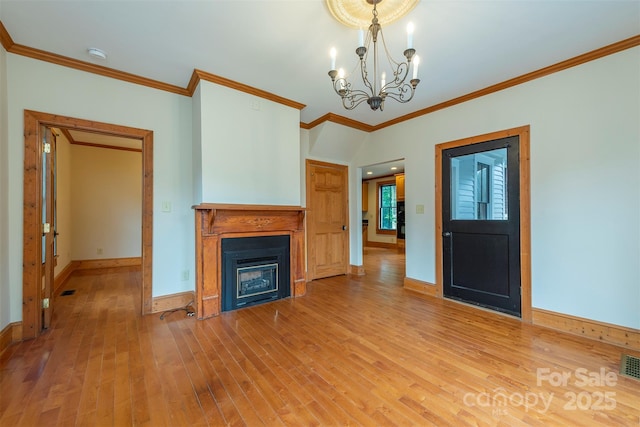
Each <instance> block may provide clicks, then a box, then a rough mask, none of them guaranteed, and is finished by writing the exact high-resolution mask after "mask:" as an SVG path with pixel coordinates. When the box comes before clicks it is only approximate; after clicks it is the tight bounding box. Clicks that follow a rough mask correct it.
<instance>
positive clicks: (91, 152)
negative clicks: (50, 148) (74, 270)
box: [71, 145, 142, 260]
mask: <svg viewBox="0 0 640 427" xmlns="http://www.w3.org/2000/svg"><path fill="white" fill-rule="evenodd" d="M71 154H72V156H71V159H72V161H71V212H72V217H73V224H72V230H71V236H72V238H71V240H72V245H71V248H72V253H71V257H72V259H74V260H87V259H108V258H129V257H140V256H142V179H141V176H142V153H140V152H136V151H125V150H114V149H107V148H97V147H89V146H83V145H73V146H72V147H71Z"/></svg>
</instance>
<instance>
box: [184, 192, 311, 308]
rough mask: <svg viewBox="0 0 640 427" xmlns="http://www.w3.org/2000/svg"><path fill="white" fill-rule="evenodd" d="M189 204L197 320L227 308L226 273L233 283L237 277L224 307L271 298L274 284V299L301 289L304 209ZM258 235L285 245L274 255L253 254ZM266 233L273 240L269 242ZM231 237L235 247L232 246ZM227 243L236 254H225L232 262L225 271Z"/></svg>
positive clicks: (295, 294) (296, 293) (301, 292)
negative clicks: (192, 215) (192, 213)
mask: <svg viewBox="0 0 640 427" xmlns="http://www.w3.org/2000/svg"><path fill="white" fill-rule="evenodd" d="M193 209H194V210H195V215H196V218H195V226H196V242H195V243H196V248H195V249H196V292H195V294H196V295H195V306H196V316H197V317H198V319H206V318H208V317H211V316H217V315H219V314H220V312H221V311H222V310H227V305H226V304H227V303H226V302H224V301H223V300H225V299H226V298H227V297H228V295H229V292H227V291H226V290H225V286H226V284H225V279H227V278H228V275H231V276H232V277H233V278H234V280H235V282H236V283H237V282H238V279H239V282H240V288H239V290H238V288H237V287H236V288H233V289H232V291H231V295H235V299H236V302H235V303H234V302H233V301H232V302H231V305H230V306H229V307H234V304H235V307H246V306H247V305H249V304H257V303H259V302H264V301H265V300H269V301H271V300H272V299H271V298H272V297H273V295H274V294H273V291H274V289H275V288H277V289H278V291H277V292H278V298H286V297H287V296H290V297H299V296H302V295H304V294H305V292H306V273H305V257H304V248H305V242H304V217H305V208H303V207H300V206H279V205H231V204H214V203H202V204H200V205H197V206H194V207H193ZM254 238H259V239H258V240H253V239H254ZM264 238H266V239H267V240H266V241H267V242H268V243H269V244H268V246H275V247H276V248H278V247H279V248H282V247H287V249H286V250H283V251H282V253H279V254H276V255H274V253H273V252H274V250H273V249H272V250H269V251H267V254H266V255H265V254H258V253H254V250H255V249H256V246H257V244H255V243H252V242H260V241H261V239H264ZM271 238H274V239H275V240H274V241H275V242H277V243H276V244H275V245H274V244H273V242H274V241H271ZM285 240H286V242H287V243H286V244H285V243H284V242H285ZM237 242H240V243H239V245H240V246H235V245H236V243H237ZM247 243H248V247H247V246H246V245H247ZM223 245H224V248H223ZM228 245H231V246H230V248H231V249H230V251H231V252H234V253H239V254H240V255H241V256H239V257H238V259H237V260H233V258H234V257H235V255H232V256H231V260H232V261H229V262H235V263H236V265H235V266H234V267H233V268H232V269H231V270H230V271H231V273H228V272H227V271H226V270H228V269H227V268H226V267H225V263H226V262H227V260H226V259H224V258H223V252H224V251H225V249H228ZM258 246H259V245H258ZM243 252H244V253H243ZM275 252H277V251H275ZM274 264H276V265H274ZM223 270H224V272H223ZM223 275H224V277H223ZM236 286H237V285H236ZM272 288H273V289H272ZM238 301H240V305H239V304H238ZM223 304H224V306H223Z"/></svg>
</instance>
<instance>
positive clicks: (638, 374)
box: [620, 354, 640, 380]
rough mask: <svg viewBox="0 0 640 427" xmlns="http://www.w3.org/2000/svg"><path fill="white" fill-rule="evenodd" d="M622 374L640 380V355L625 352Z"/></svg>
mask: <svg viewBox="0 0 640 427" xmlns="http://www.w3.org/2000/svg"><path fill="white" fill-rule="evenodd" d="M620 375H624V376H625V377H630V378H635V379H637V380H640V357H636V356H631V355H628V354H623V355H622V361H621V362H620Z"/></svg>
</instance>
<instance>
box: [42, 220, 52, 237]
mask: <svg viewBox="0 0 640 427" xmlns="http://www.w3.org/2000/svg"><path fill="white" fill-rule="evenodd" d="M50 231H51V224H49V223H48V222H45V223H44V224H42V234H47V233H48V232H50Z"/></svg>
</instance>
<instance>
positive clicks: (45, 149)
mask: <svg viewBox="0 0 640 427" xmlns="http://www.w3.org/2000/svg"><path fill="white" fill-rule="evenodd" d="M42 152H43V153H50V152H51V144H49V143H48V142H45V143H44V144H42Z"/></svg>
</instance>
